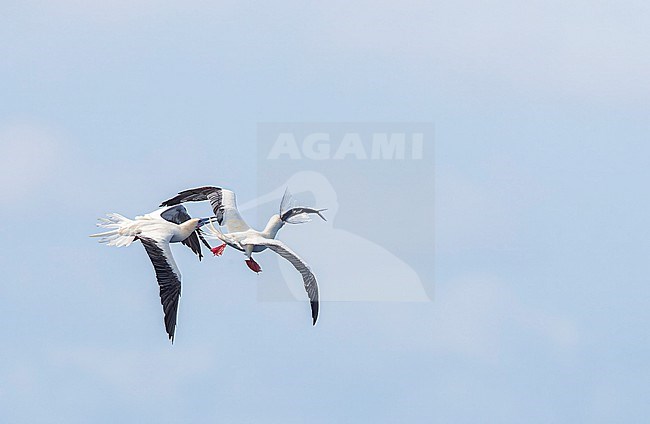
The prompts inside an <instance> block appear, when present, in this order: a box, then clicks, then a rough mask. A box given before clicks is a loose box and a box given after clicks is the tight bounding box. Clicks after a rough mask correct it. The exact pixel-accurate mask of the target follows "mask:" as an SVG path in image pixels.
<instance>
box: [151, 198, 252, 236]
mask: <svg viewBox="0 0 650 424" xmlns="http://www.w3.org/2000/svg"><path fill="white" fill-rule="evenodd" d="M205 200H209V201H210V206H211V207H212V211H213V212H214V214H215V216H216V217H217V222H219V225H223V226H225V227H226V229H227V230H228V232H229V233H236V232H241V231H246V230H249V229H250V227H249V226H248V224H247V223H246V221H244V219H243V218H242V217H241V215H240V214H239V210H237V201H236V199H235V193H234V192H232V191H230V190H226V189H224V188H221V187H213V186H206V187H198V188H191V189H189V190H183V191H181V192H179V193H178V195H177V196H175V197H172V198H171V199H169V200H165V201H164V202H162V204H161V206H172V205H178V204H180V203H183V202H202V201H205Z"/></svg>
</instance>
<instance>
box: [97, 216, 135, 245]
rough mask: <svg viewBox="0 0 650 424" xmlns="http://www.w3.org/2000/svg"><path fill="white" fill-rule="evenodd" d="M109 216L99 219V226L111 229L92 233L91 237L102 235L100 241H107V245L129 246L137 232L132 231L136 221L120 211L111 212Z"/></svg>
mask: <svg viewBox="0 0 650 424" xmlns="http://www.w3.org/2000/svg"><path fill="white" fill-rule="evenodd" d="M106 216H107V217H108V218H100V219H98V221H99V222H98V223H97V226H98V227H102V228H111V230H110V231H105V232H103V233H97V234H91V235H90V237H101V239H99V242H100V243H106V245H107V246H116V247H122V246H128V245H130V244H131V243H133V240H135V236H136V234H134V232H133V231H131V230H130V229H129V228H128V227H130V226H131V225H132V224H133V223H134V222H133V221H132V220H130V219H128V218H126V217H123V216H122V215H120V214H118V213H109V214H107V215H106Z"/></svg>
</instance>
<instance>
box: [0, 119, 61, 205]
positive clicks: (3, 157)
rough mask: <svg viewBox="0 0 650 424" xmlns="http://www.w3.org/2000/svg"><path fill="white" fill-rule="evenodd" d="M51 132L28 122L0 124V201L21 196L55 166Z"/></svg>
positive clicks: (42, 181) (53, 169) (55, 157)
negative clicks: (22, 123) (9, 124)
mask: <svg viewBox="0 0 650 424" xmlns="http://www.w3.org/2000/svg"><path fill="white" fill-rule="evenodd" d="M57 162H58V146H57V141H56V139H55V138H54V137H53V136H52V134H51V133H49V132H47V131H45V130H42V129H40V128H38V127H35V126H31V125H13V126H6V127H0V202H10V201H15V200H22V199H24V198H25V197H26V196H25V192H27V191H30V190H32V189H34V188H35V187H36V186H38V185H39V184H41V183H44V182H45V181H46V180H47V179H48V177H49V176H50V175H51V174H52V173H54V172H55V170H56V169H57Z"/></svg>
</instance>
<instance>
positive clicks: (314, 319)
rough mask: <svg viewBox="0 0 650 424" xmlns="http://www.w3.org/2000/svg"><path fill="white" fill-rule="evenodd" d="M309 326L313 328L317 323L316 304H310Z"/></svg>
mask: <svg viewBox="0 0 650 424" xmlns="http://www.w3.org/2000/svg"><path fill="white" fill-rule="evenodd" d="M311 319H312V322H311V325H312V326H315V325H316V321H318V302H311Z"/></svg>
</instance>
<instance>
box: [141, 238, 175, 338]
mask: <svg viewBox="0 0 650 424" xmlns="http://www.w3.org/2000/svg"><path fill="white" fill-rule="evenodd" d="M138 239H140V241H141V242H142V245H143V246H144V249H145V250H146V251H147V255H149V259H151V263H152V264H153V268H154V271H155V272H156V280H158V286H159V287H160V303H161V304H162V307H163V312H164V314H165V330H167V335H168V336H169V340H171V342H172V343H174V333H175V331H176V317H177V315H178V301H179V298H180V296H181V273H180V271H179V270H178V267H177V266H176V262H175V261H174V257H173V256H172V251H171V249H170V248H169V240H154V239H153V238H149V237H144V236H138Z"/></svg>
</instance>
